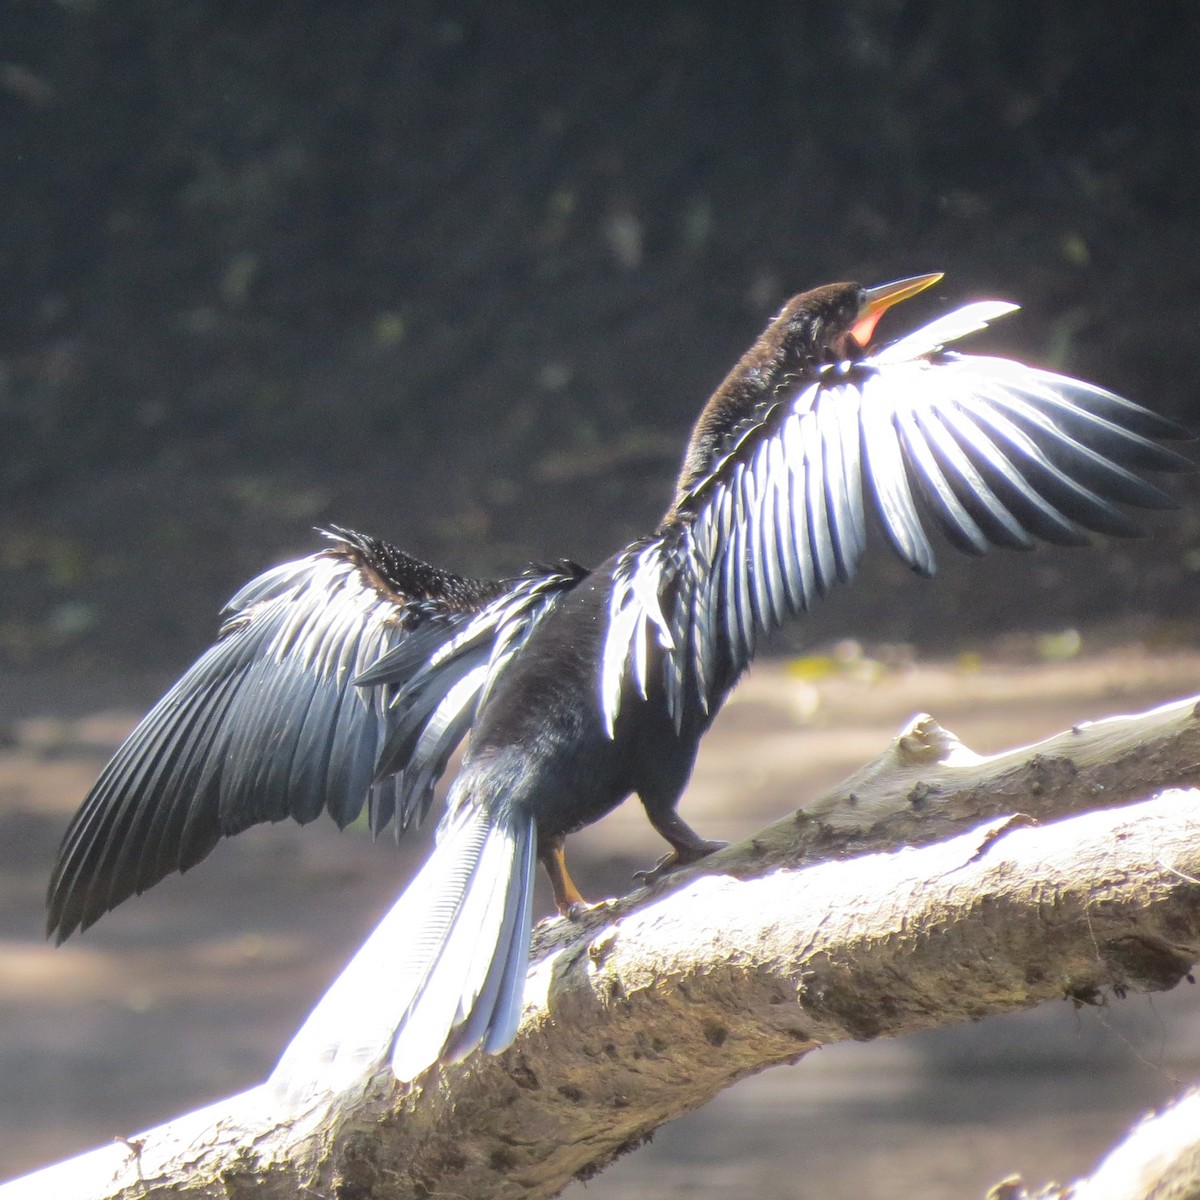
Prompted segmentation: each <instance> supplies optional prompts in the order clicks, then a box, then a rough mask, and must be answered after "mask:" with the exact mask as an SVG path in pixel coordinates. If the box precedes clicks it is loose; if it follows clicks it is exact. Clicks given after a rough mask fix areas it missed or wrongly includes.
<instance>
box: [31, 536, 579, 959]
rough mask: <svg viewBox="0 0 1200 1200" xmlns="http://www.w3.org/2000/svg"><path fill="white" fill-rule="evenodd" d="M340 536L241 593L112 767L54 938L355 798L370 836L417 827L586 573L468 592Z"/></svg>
mask: <svg viewBox="0 0 1200 1200" xmlns="http://www.w3.org/2000/svg"><path fill="white" fill-rule="evenodd" d="M334 540H335V546H334V547H333V548H331V549H328V550H325V551H322V552H321V553H318V554H315V555H312V556H310V557H308V558H305V559H301V560H299V561H297V562H293V563H287V564H284V565H283V566H280V567H275V568H272V569H271V570H270V571H267V572H265V573H264V574H263V575H261V576H259V577H258V578H257V579H254V580H252V581H251V582H250V583H249V584H247V585H246V586H245V587H243V588H242V589H241V590H240V591H239V592H238V593H237V595H236V596H234V598H233V600H232V601H231V602H230V604H229V606H228V607H227V609H226V614H227V617H228V620H227V621H226V624H225V626H224V628H223V629H222V632H221V635H220V637H219V638H218V640H217V642H216V643H215V644H214V645H213V646H212V647H210V648H209V650H207V651H206V652H205V653H204V654H203V655H202V656H201V657H200V658H199V659H198V660H197V662H196V663H195V664H194V665H193V666H192V667H191V669H190V670H189V671H187V672H186V673H185V674H184V676H183V677H182V678H181V679H180V680H179V682H178V683H176V684H175V686H174V687H173V688H171V690H170V691H169V692H168V693H167V694H166V695H165V696H164V697H163V698H162V699H161V700H160V701H159V702H158V704H156V705H155V706H154V708H153V709H152V710H151V711H150V712H149V713H148V714H147V716H146V717H145V718H144V719H143V720H142V722H141V723H140V724H139V725H138V727H137V728H136V729H135V730H134V731H133V733H132V734H130V736H129V737H128V738H127V739H126V741H125V743H124V744H123V745H122V746H121V747H120V748H119V749H118V751H117V753H116V754H115V755H114V757H113V759H112V761H111V762H110V763H109V764H108V766H107V767H106V768H105V769H104V771H103V772H102V774H101V776H100V778H99V780H98V781H97V782H96V784H95V786H94V787H93V788H92V791H91V792H90V793H89V795H88V796H87V798H86V799H85V800H84V802H83V805H82V806H81V808H80V810H79V812H78V813H77V814H76V816H75V818H74V819H73V821H72V822H71V825H70V826H69V828H68V830H67V833H66V835H65V837H64V839H63V843H62V847H61V849H60V852H59V857H58V861H57V864H56V866H55V868H54V872H53V875H52V878H51V883H50V894H49V925H50V930H51V932H56V933H57V934H58V937H59V939H60V940H61V939H62V938H64V937H66V936H67V935H68V934H69V933H70V932H71V931H72V930H73V929H75V928H77V927H86V926H88V925H90V924H91V923H92V922H94V921H95V920H96V919H97V918H98V917H99V916H100V915H101V914H102V913H104V912H106V911H107V910H108V909H110V908H112V907H114V906H115V905H117V904H119V903H120V902H121V901H122V900H124V899H125V898H126V897H128V896H130V895H132V894H134V893H135V892H142V891H144V890H145V889H146V888H148V887H150V886H151V885H152V884H154V883H156V882H157V881H158V880H160V879H161V878H163V876H165V875H167V874H169V873H170V872H172V871H185V870H187V869H188V868H189V867H191V866H194V865H195V864H196V863H197V862H199V861H200V860H201V859H202V858H204V857H205V856H206V855H207V854H208V853H209V852H210V851H211V850H212V848H213V846H214V845H215V844H216V843H217V842H218V841H219V840H220V838H222V837H227V836H230V835H231V834H235V833H238V832H240V831H241V830H243V829H245V828H247V827H249V826H250V825H253V824H256V823H258V822H260V821H279V820H282V819H284V818H285V817H291V818H292V819H294V820H296V821H299V822H301V823H304V822H308V821H312V820H315V819H316V818H317V817H318V816H319V815H320V814H321V813H322V812H328V813H329V815H330V816H331V817H332V818H333V819H334V820H335V821H336V822H337V823H338V824H339V825H343V826H344V825H346V824H348V823H349V822H351V821H353V820H354V819H355V818H356V817H357V816H358V814H359V813H360V812H361V811H362V809H363V805H364V802H367V811H368V819H369V821H370V824H371V828H372V830H373V831H374V832H378V831H379V830H381V829H382V828H383V827H384V826H385V825H386V824H387V823H388V822H389V821H390V820H392V819H393V818H394V819H395V820H396V822H397V828H398V830H400V829H403V828H406V827H407V826H408V825H409V824H410V823H411V822H412V821H413V820H414V818H415V819H420V818H421V817H423V816H424V814H425V813H426V811H427V810H428V808H429V805H430V802H431V800H432V796H433V789H434V786H435V784H436V783H437V780H438V779H439V778H440V776H441V775H442V773H443V772H444V771H445V768H446V764H447V762H448V761H449V757H450V755H451V753H452V752H453V750H454V747H455V746H456V745H457V743H458V742H459V741H460V740H461V738H462V737H463V735H464V734H465V733H466V731H467V728H468V727H469V725H470V722H471V720H472V719H473V717H474V713H475V710H476V705H477V702H478V697H479V695H480V693H481V691H482V689H484V688H486V687H487V686H488V684H489V681H490V675H489V668H491V669H493V670H499V669H502V668H503V662H505V661H507V658H506V657H505V655H506V654H511V652H512V651H513V649H514V648H515V647H517V646H519V644H520V643H521V641H522V640H523V638H524V637H525V636H527V634H528V631H529V629H530V628H531V627H532V624H534V623H536V621H537V620H538V619H540V617H541V615H543V614H544V613H545V611H547V609H548V607H549V606H550V605H551V604H552V603H553V601H554V599H555V598H556V597H557V595H558V594H559V593H560V592H561V591H562V590H564V589H565V588H569V587H571V586H573V585H574V584H575V583H576V582H577V581H578V579H579V578H580V577H581V575H582V573H581V572H580V570H579V569H578V568H575V567H573V566H571V565H569V564H564V565H560V566H559V567H556V568H536V569H531V571H530V572H528V573H527V574H526V575H525V576H522V577H521V578H519V579H516V580H509V581H497V582H494V583H493V582H485V581H472V580H465V579H463V578H461V577H459V576H453V575H449V574H448V573H445V572H438V571H436V570H435V569H434V568H430V567H427V566H425V564H422V563H418V562H416V560H413V559H409V558H407V556H404V555H401V554H400V553H399V552H398V551H394V550H392V549H391V548H390V547H386V546H384V545H383V544H382V543H376V542H373V541H371V540H369V539H365V538H361V537H359V536H358V535H355V534H345V533H341V532H339V533H338V534H337V535H336V536H335V538H334ZM403 589H408V590H407V591H406V590H403ZM414 646H415V647H416V651H415V652H414V649H413V647H414ZM464 646H465V647H466V650H464ZM501 650H502V652H501V653H500V654H499V658H497V654H498V651H501ZM381 664H385V666H384V668H383V669H381ZM401 668H402V669H401ZM372 672H374V673H375V675H376V676H377V679H376V681H375V682H371V683H368V684H366V685H360V683H359V682H358V680H359V677H360V676H364V675H366V676H367V677H368V678H370V677H371V675H372ZM397 731H399V732H397ZM397 740H399V741H400V742H401V743H402V749H403V754H402V755H399V754H397V753H396V751H395V746H394V744H392V745H391V746H390V750H391V757H390V760H389V762H388V764H387V765H388V768H389V769H388V770H387V771H385V772H381V771H380V754H381V752H382V751H384V750H385V749H387V748H389V744H390V743H394V742H395V741H397Z"/></svg>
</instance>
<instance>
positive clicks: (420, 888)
mask: <svg viewBox="0 0 1200 1200" xmlns="http://www.w3.org/2000/svg"><path fill="white" fill-rule="evenodd" d="M536 850H537V832H536V829H535V827H534V825H533V823H532V822H531V821H529V820H528V819H523V818H520V817H516V816H514V815H513V814H511V813H510V812H509V811H508V810H507V809H505V808H501V809H500V810H499V811H491V812H489V811H486V810H485V809H483V808H480V807H475V806H464V807H463V808H461V809H459V810H458V811H457V812H455V813H453V815H451V816H449V817H448V819H447V820H446V821H445V822H444V823H443V825H442V827H441V828H440V829H439V830H438V840H437V845H436V846H435V847H434V849H433V851H432V853H431V854H430V856H429V858H428V860H427V861H426V863H425V865H424V867H422V869H421V871H420V872H419V873H418V874H417V876H416V877H415V878H414V879H413V881H412V882H411V883H410V884H409V886H408V887H407V888H406V889H405V891H404V893H403V895H401V897H400V899H399V900H397V901H396V903H395V905H394V906H393V907H392V909H391V911H390V912H389V913H388V914H387V915H386V916H385V917H384V918H383V920H382V921H381V922H380V923H379V925H378V926H377V927H376V929H375V931H374V932H373V933H372V934H371V936H370V937H369V938H368V939H367V941H366V942H365V943H364V945H363V947H362V949H360V950H359V952H358V953H357V954H356V955H355V956H354V958H353V959H351V961H350V963H349V965H348V966H347V967H346V969H345V970H344V971H343V972H342V974H341V975H340V976H339V977H338V978H337V980H336V981H335V982H334V984H333V986H332V987H331V988H330V989H329V991H328V992H326V994H325V996H324V997H323V998H322V999H321V1002H320V1003H319V1004H318V1005H317V1007H316V1008H315V1009H314V1010H313V1012H312V1013H311V1015H310V1016H309V1018H308V1020H307V1021H305V1023H304V1025H303V1026H302V1027H301V1028H300V1031H299V1033H297V1034H296V1036H295V1037H294V1038H293V1039H292V1042H291V1044H290V1045H289V1046H288V1048H287V1049H286V1050H285V1051H284V1054H283V1057H282V1058H281V1059H280V1060H279V1064H278V1066H276V1068H275V1070H274V1071H273V1072H272V1074H271V1078H270V1083H271V1084H272V1085H273V1086H275V1087H276V1088H278V1089H280V1090H282V1091H285V1092H287V1093H289V1094H293V1095H294V1094H299V1093H304V1092H333V1093H336V1092H341V1091H345V1090H346V1089H348V1088H350V1087H351V1086H353V1085H354V1084H355V1083H358V1082H360V1081H362V1082H365V1081H366V1079H367V1078H369V1077H370V1076H371V1075H373V1074H374V1073H375V1071H376V1070H377V1069H378V1068H379V1067H380V1066H381V1065H382V1064H383V1063H384V1062H385V1061H386V1060H387V1058H388V1057H389V1055H390V1057H391V1061H392V1069H393V1071H394V1072H395V1075H396V1077H397V1078H398V1079H401V1080H410V1079H413V1078H415V1077H416V1076H417V1075H419V1074H420V1073H421V1072H422V1071H423V1070H424V1069H425V1068H426V1067H428V1066H431V1065H432V1064H433V1063H434V1062H438V1061H442V1062H453V1061H455V1060H456V1059H459V1058H462V1057H464V1056H465V1055H466V1054H467V1053H469V1052H470V1051H471V1050H473V1049H474V1048H475V1047H476V1046H482V1047H483V1048H484V1049H485V1050H488V1051H490V1052H493V1053H495V1052H496V1051H499V1050H503V1049H504V1047H505V1046H507V1045H508V1044H509V1043H510V1042H511V1041H512V1039H513V1037H514V1036H515V1035H516V1031H517V1025H518V1023H519V1021H520V1018H521V1001H522V996H523V993H524V987H525V973H526V968H527V965H528V959H529V937H530V904H531V900H532V894H533V876H534V865H535V861H536Z"/></svg>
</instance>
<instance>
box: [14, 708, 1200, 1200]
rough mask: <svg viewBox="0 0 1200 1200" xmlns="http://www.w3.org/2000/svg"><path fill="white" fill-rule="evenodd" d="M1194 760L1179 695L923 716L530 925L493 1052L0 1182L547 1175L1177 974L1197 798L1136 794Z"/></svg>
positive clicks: (45, 1185) (555, 1178)
mask: <svg viewBox="0 0 1200 1200" xmlns="http://www.w3.org/2000/svg"><path fill="white" fill-rule="evenodd" d="M1198 780H1200V720H1198V719H1197V715H1196V701H1195V700H1194V699H1192V700H1185V701H1180V702H1177V703H1176V704H1173V705H1167V706H1164V707H1163V708H1160V709H1156V710H1153V711H1151V712H1149V713H1144V714H1141V715H1139V716H1135V717H1120V718H1114V719H1111V720H1108V721H1102V722H1097V723H1095V724H1091V725H1087V726H1080V727H1077V728H1076V729H1073V730H1070V731H1068V732H1066V733H1063V734H1060V735H1058V736H1057V737H1055V738H1052V739H1050V740H1049V741H1047V742H1043V743H1040V744H1039V745H1037V746H1034V747H1030V748H1026V749H1021V750H1014V751H1010V752H1008V753H1005V754H1001V755H996V756H992V757H988V758H982V757H980V756H978V755H975V754H973V753H971V752H970V751H969V750H967V749H966V748H965V747H963V746H962V745H961V743H959V742H958V741H957V740H956V739H955V738H954V737H953V736H952V735H950V734H948V733H946V731H944V730H942V729H941V728H940V727H939V726H937V724H936V723H935V722H933V721H932V720H931V719H930V718H927V717H921V718H918V719H917V720H916V721H914V722H913V723H912V724H911V725H910V726H909V728H908V729H906V730H905V731H904V732H903V733H902V734H901V735H900V736H899V737H898V738H897V739H896V741H895V742H894V743H893V744H892V746H891V747H890V748H889V749H888V750H887V751H886V752H885V753H884V754H883V755H881V756H880V758H879V759H877V760H876V761H875V762H873V763H871V764H869V765H868V766H867V767H865V768H863V770H861V771H860V772H858V773H857V774H856V775H855V776H853V777H852V778H851V779H850V780H848V781H847V782H846V783H845V784H844V785H842V786H841V787H839V788H837V789H835V790H834V791H833V792H832V793H830V794H829V795H828V796H826V797H824V798H823V799H821V800H820V801H818V802H817V803H815V804H812V805H809V806H808V807H806V808H805V809H802V810H801V811H800V812H798V813H796V814H794V815H793V816H791V817H788V818H786V819H785V820H783V821H780V822H777V823H776V824H775V825H773V826H771V827H769V828H768V829H766V830H764V831H763V832H762V833H761V834H759V835H758V836H756V837H755V838H752V839H750V840H749V841H748V842H745V843H742V844H741V845H739V846H735V847H731V848H730V849H729V850H726V851H723V852H721V853H720V854H718V855H714V856H712V857H711V858H710V859H708V860H706V861H705V863H703V864H700V865H699V866H698V867H695V868H691V869H689V870H688V871H686V872H680V873H679V874H677V875H676V876H673V877H671V878H670V879H668V880H665V881H663V882H662V883H660V884H658V885H656V887H655V888H653V889H643V890H642V891H640V892H638V893H636V894H635V895H634V896H631V897H628V898H626V899H625V900H622V901H618V902H615V903H612V904H609V905H606V906H602V907H601V908H600V909H598V910H597V911H595V912H593V913H591V914H589V915H588V916H587V917H586V918H585V919H584V920H583V921H582V922H580V923H571V922H565V921H561V920H555V921H552V922H547V923H544V924H543V926H542V927H541V928H540V930H539V932H538V936H537V938H536V940H535V946H534V965H533V968H532V969H531V973H530V977H529V983H528V986H527V992H526V1014H525V1020H524V1022H523V1024H522V1027H521V1031H520V1034H519V1036H518V1038H517V1041H516V1042H515V1043H514V1045H513V1046H512V1047H511V1049H510V1050H508V1051H507V1052H505V1053H504V1054H502V1055H500V1056H498V1057H496V1058H489V1057H486V1056H478V1055H476V1056H472V1057H471V1058H470V1059H468V1060H467V1061H466V1062H465V1063H461V1064H457V1065H454V1066H451V1067H447V1068H441V1069H435V1070H433V1071H431V1072H430V1073H429V1074H428V1075H427V1076H425V1077H424V1078H423V1079H422V1080H420V1081H419V1083H418V1085H415V1086H413V1087H412V1088H410V1089H402V1088H399V1087H397V1086H396V1085H395V1084H394V1082H393V1081H392V1080H390V1078H388V1077H386V1076H380V1077H378V1078H376V1079H375V1080H372V1081H370V1083H369V1084H368V1085H366V1086H365V1087H364V1090H363V1092H362V1094H361V1095H355V1096H349V1097H347V1096H342V1097H335V1096H329V1095H313V1096H310V1097H307V1098H306V1099H305V1100H304V1101H303V1102H297V1101H295V1100H292V1101H288V1102H284V1101H283V1100H281V1098H280V1097H278V1096H275V1095H272V1094H271V1093H270V1092H269V1091H268V1090H267V1089H266V1088H257V1089H254V1090H252V1091H250V1092H247V1093H243V1094H242V1095H241V1096H238V1097H234V1098H233V1099H231V1100H227V1101H223V1102H221V1103H218V1104H216V1105H213V1106H210V1107H209V1108H207V1109H204V1110H202V1111H200V1112H198V1113H193V1114H190V1115H189V1116H187V1117H183V1118H180V1119H179V1120H177V1121H173V1122H171V1123H170V1124H168V1125H165V1126H161V1127H159V1128H158V1129H154V1130H151V1131H149V1132H147V1133H145V1134H141V1135H139V1136H138V1137H136V1138H131V1139H128V1140H127V1141H123V1142H120V1143H117V1144H115V1145H113V1146H109V1147H103V1148H101V1149H100V1150H97V1151H93V1152H91V1153H90V1154H85V1155H82V1156H80V1157H79V1158H76V1159H72V1160H70V1161H68V1162H66V1163H63V1164H59V1165H58V1166H57V1167H51V1168H48V1169H46V1170H44V1171H41V1172H37V1173H36V1174H34V1175H30V1176H27V1177H25V1178H24V1179H22V1180H17V1181H15V1182H13V1183H11V1184H9V1185H7V1186H6V1187H0V1200H18V1198H22V1200H23V1198H24V1197H26V1196H28V1197H34V1196H36V1197H39V1198H41V1197H45V1196H49V1195H52V1196H55V1197H56V1198H58V1200H84V1198H85V1197H86V1198H92V1197H94V1198H96V1200H99V1198H101V1197H103V1198H105V1200H108V1198H110V1197H112V1198H115V1197H121V1198H125V1197H133V1196H138V1197H160V1196H161V1197H166V1196H172V1197H175V1196H189V1197H191V1196H222V1197H225V1196H230V1195H233V1196H237V1195H241V1194H242V1193H243V1192H247V1193H248V1192H249V1191H250V1190H251V1188H253V1190H254V1195H255V1196H256V1197H271V1196H275V1195H278V1196H289V1197H290V1196H295V1195H297V1194H301V1195H304V1194H311V1195H337V1196H339V1197H344V1198H347V1200H349V1198H353V1197H360V1196H361V1197H366V1196H372V1197H388V1196H411V1195H425V1194H429V1193H439V1194H448V1195H464V1196H471V1197H479V1198H486V1197H493V1196H495V1197H508V1196H530V1197H541V1196H551V1195H554V1194H555V1193H557V1192H558V1191H559V1190H561V1189H562V1188H563V1187H564V1186H565V1185H566V1184H567V1183H568V1182H570V1180H571V1179H572V1178H575V1177H578V1176H585V1177H586V1176H587V1175H589V1174H592V1173H594V1172H595V1171H597V1170H599V1169H601V1168H602V1167H603V1166H604V1165H605V1164H606V1163H607V1162H609V1161H611V1160H612V1159H613V1158H614V1157H616V1156H617V1155H619V1154H620V1153H622V1152H623V1151H624V1150H626V1149H629V1148H630V1147H632V1146H635V1145H637V1144H638V1143H639V1142H640V1141H642V1140H644V1138H645V1137H647V1136H648V1135H649V1134H650V1133H651V1132H652V1131H653V1130H654V1129H655V1128H656V1127H657V1126H658V1125H660V1124H662V1123H663V1122H665V1121H667V1120H670V1119H671V1118H673V1117H676V1116H679V1115H681V1114H682V1113H684V1112H687V1111H690V1110H692V1109H694V1108H697V1107H699V1106H700V1105H702V1104H704V1103H705V1102H706V1101H707V1100H709V1099H710V1098H711V1097H712V1096H714V1095H715V1094H716V1093H717V1092H718V1091H720V1090H721V1089H722V1088H724V1087H726V1086H728V1085H729V1084H730V1083H732V1082H735V1081H736V1080H737V1079H739V1078H741V1077H743V1076H745V1075H748V1074H752V1073H754V1072H756V1071H759V1070H762V1069H763V1068H764V1067H767V1066H771V1065H775V1064H778V1063H784V1062H793V1061H795V1060H797V1059H799V1058H801V1057H802V1056H803V1055H804V1054H805V1053H807V1052H808V1051H809V1050H811V1049H813V1048H815V1047H817V1046H820V1045H827V1044H831V1043H834V1042H838V1041H843V1040H847V1039H866V1038H873V1037H878V1036H885V1035H893V1034H900V1033H907V1032H911V1031H914V1030H919V1029H926V1028H930V1027H932V1026H935V1025H943V1024H950V1023H953V1022H957V1021H962V1020H975V1019H978V1018H980V1017H983V1016H986V1015H989V1014H991V1013H998V1012H1006V1011H1011V1010H1014V1009H1018V1008H1025V1007H1030V1006H1032V1005H1034V1004H1037V1003H1039V1002H1041V1001H1043V1000H1048V999H1056V998H1062V997H1069V998H1072V999H1074V1000H1076V1001H1077V1002H1082V1003H1093V1002H1098V1001H1099V1000H1100V998H1101V996H1102V994H1103V990H1104V989H1110V988H1111V989H1113V990H1115V991H1116V992H1117V994H1121V993H1122V992H1123V991H1124V990H1126V989H1130V990H1134V989H1136V990H1146V991H1156V990H1164V989H1166V988H1170V987H1172V986H1174V985H1175V984H1176V983H1178V982H1179V981H1180V980H1181V979H1182V978H1184V977H1185V976H1186V975H1187V972H1188V971H1189V969H1190V967H1191V965H1192V964H1193V963H1194V962H1195V961H1196V960H1197V959H1198V958H1200V884H1198V883H1197V882H1196V881H1197V879H1200V836H1198V835H1200V794H1198V793H1193V792H1184V791H1171V792H1167V793H1165V794H1163V795H1161V796H1158V797H1156V798H1154V799H1150V800H1145V799H1144V797H1145V796H1147V795H1149V794H1150V793H1152V792H1154V791H1155V790H1156V789H1158V788H1160V787H1162V786H1164V785H1168V784H1173V783H1174V784H1193V783H1196V782H1197V781H1198ZM1015 814H1020V815H1015ZM1063 817H1067V818H1069V819H1058V818H1063ZM1049 821H1054V822H1055V823H1053V824H1037V823H1036V822H1049ZM915 847H919V848H915ZM306 1189H307V1190H306Z"/></svg>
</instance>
